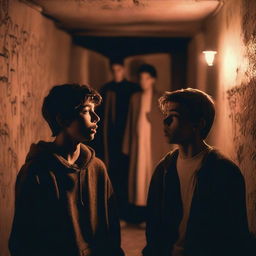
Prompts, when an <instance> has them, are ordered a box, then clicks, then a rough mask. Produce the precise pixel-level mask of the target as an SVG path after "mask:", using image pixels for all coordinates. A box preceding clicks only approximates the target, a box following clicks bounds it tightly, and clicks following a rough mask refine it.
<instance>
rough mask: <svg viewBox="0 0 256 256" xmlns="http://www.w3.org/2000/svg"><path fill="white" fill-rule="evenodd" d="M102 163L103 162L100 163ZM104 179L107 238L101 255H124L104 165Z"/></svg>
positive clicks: (114, 199)
mask: <svg viewBox="0 0 256 256" xmlns="http://www.w3.org/2000/svg"><path fill="white" fill-rule="evenodd" d="M102 164H103V163H102ZM103 169H104V172H103V174H104V180H105V182H104V183H105V192H104V193H105V212H106V213H105V215H106V218H107V220H106V222H107V239H106V241H104V244H105V246H104V247H105V248H101V249H102V250H103V251H102V255H103V254H104V255H106V256H124V252H123V250H122V248H121V235H120V221H119V216H118V210H117V203H116V198H115V194H114V191H113V188H112V184H111V181H110V179H109V177H108V174H107V171H106V168H105V166H103Z"/></svg>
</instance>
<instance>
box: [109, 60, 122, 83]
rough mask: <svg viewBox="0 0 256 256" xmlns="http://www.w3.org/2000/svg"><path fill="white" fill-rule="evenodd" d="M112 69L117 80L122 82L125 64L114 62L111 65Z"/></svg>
mask: <svg viewBox="0 0 256 256" xmlns="http://www.w3.org/2000/svg"><path fill="white" fill-rule="evenodd" d="M111 70H112V74H113V78H114V81H115V82H122V81H123V80H124V75H125V70H124V66H122V65H121V64H113V65H112V66H111Z"/></svg>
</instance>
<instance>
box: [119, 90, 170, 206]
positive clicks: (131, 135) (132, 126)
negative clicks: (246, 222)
mask: <svg viewBox="0 0 256 256" xmlns="http://www.w3.org/2000/svg"><path fill="white" fill-rule="evenodd" d="M160 96H161V94H160V93H159V92H157V91H154V92H153V95H152V103H151V111H150V112H149V113H148V116H147V117H148V120H149V122H150V125H151V131H152V132H151V159H152V166H153V168H154V167H155V166H156V164H157V163H158V162H159V161H160V160H161V159H162V158H163V157H164V156H165V155H166V153H167V152H168V151H169V150H170V146H169V145H168V144H167V141H166V138H165V136H164V131H163V114H162V113H161V111H160V108H159V106H158V99H159V97H160ZM141 97H142V92H138V93H136V94H134V95H133V96H132V98H131V102H130V108H129V114H128V120H127V125H126V130H125V136H124V143H123V152H124V154H126V155H128V156H129V183H128V184H129V186H128V188H129V202H130V203H133V202H134V201H136V198H135V197H136V193H135V192H136V189H138V188H137V186H136V177H137V171H138V170H137V162H138V159H137V157H138V134H137V124H138V118H139V114H140V107H141ZM153 170H154V169H152V173H153Z"/></svg>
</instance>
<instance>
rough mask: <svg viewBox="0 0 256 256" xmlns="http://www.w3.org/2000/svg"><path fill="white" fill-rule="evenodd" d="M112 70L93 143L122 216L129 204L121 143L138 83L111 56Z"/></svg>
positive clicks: (126, 173) (105, 87) (105, 89)
mask: <svg viewBox="0 0 256 256" xmlns="http://www.w3.org/2000/svg"><path fill="white" fill-rule="evenodd" d="M111 72H112V74H113V81H111V82H109V83H107V84H105V85H104V86H103V87H102V89H101V90H100V94H101V96H102V98H103V103H102V105H101V106H100V107H99V109H98V111H97V112H98V113H99V116H100V117H101V122H99V124H98V126H99V129H98V134H97V135H96V137H95V141H94V142H93V143H94V144H93V145H92V147H93V148H95V149H96V151H97V154H98V156H99V157H100V158H101V159H102V160H103V161H104V162H105V164H106V165H107V167H108V173H109V177H110V179H111V182H112V184H113V188H114V191H115V194H116V196H117V202H118V206H119V213H120V217H121V218H122V219H125V218H126V217H125V215H126V212H127V211H126V206H127V204H128V195H127V193H128V192H127V191H128V188H127V184H128V182H127V180H128V158H127V156H125V155H124V154H123V152H122V143H123V139H124V131H125V126H126V121H127V114H128V108H129V102H130V98H131V96H132V95H133V94H134V93H135V92H137V91H139V90H140V87H139V86H138V85H137V84H135V83H132V82H129V81H128V80H127V79H126V78H125V67H124V63H123V61H121V60H119V59H116V60H112V62H111Z"/></svg>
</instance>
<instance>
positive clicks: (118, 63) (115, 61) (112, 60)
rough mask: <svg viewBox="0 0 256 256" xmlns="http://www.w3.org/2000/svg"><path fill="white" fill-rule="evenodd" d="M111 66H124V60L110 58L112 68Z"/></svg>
mask: <svg viewBox="0 0 256 256" xmlns="http://www.w3.org/2000/svg"><path fill="white" fill-rule="evenodd" d="M113 65H120V66H124V59H123V58H112V59H111V60H110V66H111V67H112V66H113Z"/></svg>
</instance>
